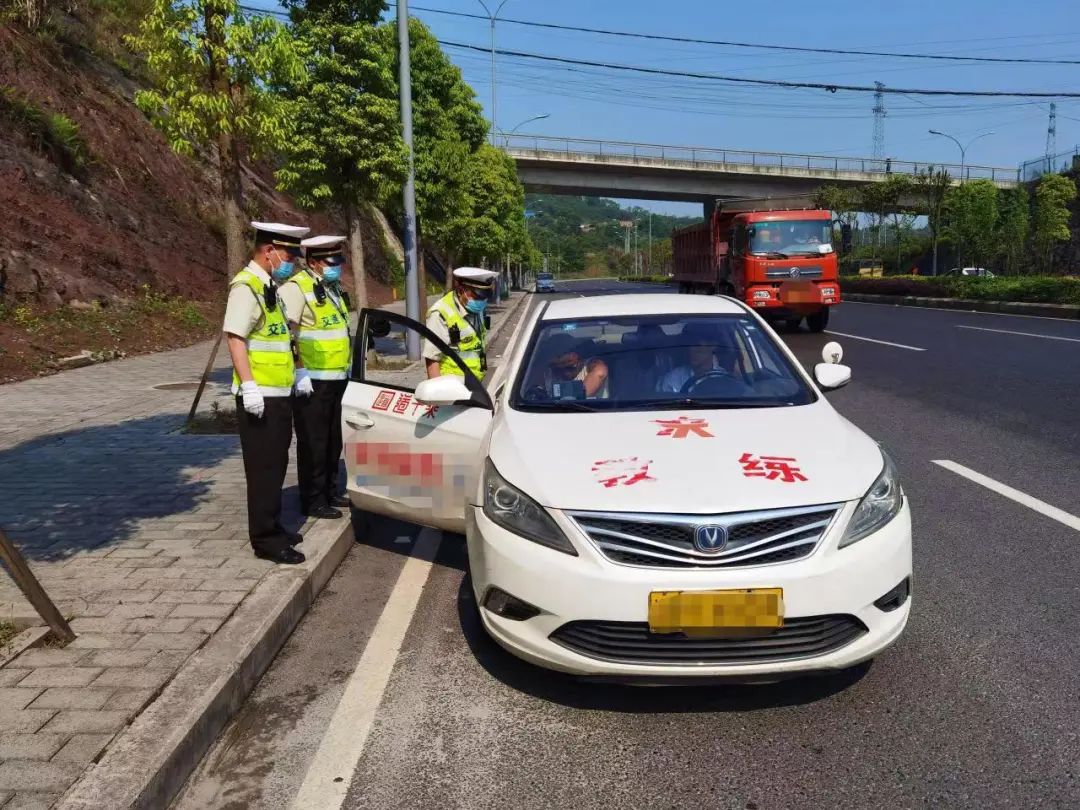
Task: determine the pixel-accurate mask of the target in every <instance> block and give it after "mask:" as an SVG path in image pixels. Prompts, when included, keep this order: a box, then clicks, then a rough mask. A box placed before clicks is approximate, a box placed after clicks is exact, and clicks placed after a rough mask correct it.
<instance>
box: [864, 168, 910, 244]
mask: <svg viewBox="0 0 1080 810" xmlns="http://www.w3.org/2000/svg"><path fill="white" fill-rule="evenodd" d="M910 193H911V179H910V178H909V177H907V176H906V175H901V174H893V175H890V176H889V178H888V179H887V180H884V181H882V182H880V183H868V184H867V185H865V186H863V187H862V188H861V189H859V205H860V207H861V208H862V209H863V210H864V211H866V213H868V214H870V215H871V216H872V217H873V218H874V227H875V228H876V235H875V238H874V255H873V258H875V259H877V258H878V250H879V248H880V246H881V235H882V233H883V232H884V228H885V217H886V216H887V215H888V214H889V213H890V212H891V211H895V210H896V209H897V207H898V206H899V205H900V204H901V202H902V201H903V198H904V197H905V196H907V195H909V194H910Z"/></svg>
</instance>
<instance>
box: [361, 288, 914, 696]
mask: <svg viewBox="0 0 1080 810" xmlns="http://www.w3.org/2000/svg"><path fill="white" fill-rule="evenodd" d="M363 324H364V328H363V329H362V334H361V335H360V336H359V338H360V340H366V337H365V335H366V334H367V333H370V334H371V335H372V336H373V337H374V339H376V340H379V339H382V338H383V337H384V336H385V335H386V333H387V331H388V330H389V329H390V328H391V327H395V328H407V329H411V330H414V331H416V332H418V333H420V334H421V335H423V336H424V337H426V338H428V339H432V340H433V342H434V343H435V344H436V345H437V346H438V347H439V348H440V349H442V350H444V351H445V352H446V353H450V352H451V350H450V349H449V348H448V347H446V346H445V345H444V344H441V343H440V342H439V341H438V339H437V338H435V336H434V335H430V333H428V332H427V331H426V330H425V329H424V328H423V326H422V325H420V324H416V323H414V322H411V321H408V320H407V319H404V318H402V317H401V316H397V315H391V314H386V313H381V312H378V311H374V310H368V311H365V313H364V318H363ZM358 345H365V344H363V343H358ZM402 345H404V344H402ZM824 359H825V362H823V363H821V364H819V365H817V366H816V368H815V372H814V375H813V377H811V376H810V375H808V374H807V373H806V372H805V371H804V370H803V369H802V367H801V366H800V364H799V363H798V361H797V360H796V359H795V356H794V355H793V354H792V353H791V351H790V350H789V349H788V348H787V347H786V346H785V345H784V344H783V343H782V342H781V341H780V340H779V339H778V338H777V336H776V334H775V333H774V332H773V331H772V329H771V328H770V327H769V326H768V325H767V324H766V323H765V322H764V321H763V320H762V319H761V318H760V317H758V315H757V314H756V313H754V312H753V311H751V310H750V309H749V308H748V307H746V306H745V305H743V304H742V303H740V302H738V301H735V300H733V299H730V298H723V297H710V296H669V295H615V296H608V297H596V298H576V299H570V300H560V301H552V302H547V303H544V304H542V305H540V306H538V307H536V308H535V310H534V311H533V312H532V313H531V315H530V316H529V317H528V318H527V320H525V321H523V323H522V324H521V326H520V327H519V328H518V331H517V333H516V335H515V337H514V339H513V340H512V341H511V345H510V347H509V348H508V350H507V352H506V356H505V359H504V362H503V363H502V365H501V366H500V367H499V369H498V371H497V372H496V373H495V375H494V377H493V378H492V379H490V380H488V381H487V385H486V387H484V386H482V385H481V384H480V383H479V382H478V381H477V380H476V379H475V378H474V377H472V376H471V375H468V376H466V377H458V376H444V377H438V378H435V379H432V380H424V381H423V382H420V383H419V384H418V385H416V386H415V389H414V388H413V387H412V386H410V385H408V384H407V383H406V377H407V375H404V376H402V378H401V380H400V381H398V382H395V379H394V378H392V377H388V376H387V375H386V374H381V375H380V373H379V372H378V370H377V369H379V368H384V367H385V366H384V365H373V366H372V368H373V370H372V371H371V372H368V370H367V368H366V361H365V360H364V358H363V356H362V354H361V357H360V358H358V362H357V368H355V369H354V374H353V380H352V381H351V382H350V384H349V387H348V390H347V393H346V396H345V401H344V406H343V421H344V433H345V441H346V460H347V466H348V469H349V491H350V494H351V497H352V500H353V503H354V504H355V505H356V506H357V507H358V508H361V509H364V510H368V511H370V512H374V513H378V514H384V515H390V516H393V517H397V518H402V519H405V520H409V521H412V522H415V523H419V524H423V525H427V526H432V527H437V528H441V529H445V530H448V531H453V532H462V533H464V534H465V535H466V538H467V541H468V552H469V564H470V569H471V573H472V584H473V589H474V592H475V596H476V601H477V604H478V605H479V611H480V616H481V618H482V621H483V626H484V627H485V628H486V630H487V632H488V633H489V634H490V635H491V636H492V637H493V638H494V639H495V640H496V641H498V642H499V643H500V644H501V645H502V646H503V647H505V648H506V649H507V650H509V651H510V652H512V653H514V654H515V655H518V656H520V657H522V658H524V659H526V660H528V661H531V662H533V663H535V664H538V665H540V666H543V667H548V668H551V669H555V670H561V671H563V672H569V673H576V674H581V675H589V676H598V677H613V678H626V679H628V680H645V681H654V680H655V681H663V680H665V679H668V678H671V679H684V678H686V677H688V676H690V677H693V676H699V677H709V678H716V677H723V676H730V677H732V678H736V679H743V680H773V679H779V678H782V677H785V676H792V675H798V674H802V673H807V672H821V671H834V670H840V669H844V668H847V667H851V666H853V665H856V664H858V663H860V662H863V661H866V660H868V659H870V658H872V657H874V656H875V655H877V654H878V653H880V652H881V651H882V650H884V649H885V648H886V647H888V646H889V645H890V644H891V643H893V642H894V641H895V640H896V639H897V637H898V636H899V635H900V634H901V632H902V631H903V629H904V626H905V624H906V623H907V620H908V614H909V612H910V609H911V599H910V593H911V590H910V589H911V570H912V568H911V516H910V513H909V511H908V504H907V500H906V498H905V497H904V493H903V490H902V489H901V486H900V481H899V479H898V476H897V471H896V468H895V466H894V465H893V463H892V461H891V460H890V459H889V457H888V455H886V454H885V452H884V451H883V450H882V449H881V448H880V447H879V446H878V444H877V443H876V442H874V441H873V440H872V439H870V438H869V437H868V436H866V435H865V434H864V433H863V432H862V431H860V430H859V429H858V428H856V427H855V426H854V425H852V424H851V423H850V422H848V421H847V420H845V419H844V418H843V417H842V416H840V415H839V414H838V413H837V412H836V410H835V409H834V408H833V407H832V406H831V405H830V404H829V402H828V401H827V399H826V398H825V396H824V395H823V392H824V391H826V390H828V389H831V388H838V387H840V386H842V385H845V384H846V383H847V382H848V381H849V380H850V377H851V371H850V369H848V368H847V367H846V366H842V365H840V364H839V361H840V359H841V351H840V347H839V346H838V345H837V344H835V343H831V344H829V345H828V346H826V347H825V358H824ZM462 370H463V371H464V366H463V365H462ZM402 402H405V403H406V405H405V407H404V408H402V407H401V403H402ZM410 405H411V408H410V407H409V406H410Z"/></svg>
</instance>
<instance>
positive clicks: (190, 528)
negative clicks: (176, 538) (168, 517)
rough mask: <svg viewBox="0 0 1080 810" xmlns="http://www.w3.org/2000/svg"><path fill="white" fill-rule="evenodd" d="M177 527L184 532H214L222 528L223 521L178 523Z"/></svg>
mask: <svg viewBox="0 0 1080 810" xmlns="http://www.w3.org/2000/svg"><path fill="white" fill-rule="evenodd" d="M176 528H177V529H178V530H179V531H182V532H212V531H214V530H215V529H220V528H221V523H220V521H219V522H217V523H178V524H177V525H176Z"/></svg>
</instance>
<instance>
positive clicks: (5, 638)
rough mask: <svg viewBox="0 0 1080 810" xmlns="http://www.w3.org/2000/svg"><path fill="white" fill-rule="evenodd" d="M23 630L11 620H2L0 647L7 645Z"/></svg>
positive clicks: (0, 624) (0, 623) (0, 622)
mask: <svg viewBox="0 0 1080 810" xmlns="http://www.w3.org/2000/svg"><path fill="white" fill-rule="evenodd" d="M20 632H21V631H20V630H19V628H18V627H16V626H15V625H13V624H12V623H11V622H2V621H0V647H6V646H7V645H8V644H10V643H11V640H12V639H13V638H15V636H17V635H19V633H20Z"/></svg>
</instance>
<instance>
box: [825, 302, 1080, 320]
mask: <svg viewBox="0 0 1080 810" xmlns="http://www.w3.org/2000/svg"><path fill="white" fill-rule="evenodd" d="M844 303H845V304H855V305H856V306H861V307H891V308H892V309H897V308H900V307H903V308H904V309H917V310H921V311H922V312H962V313H964V314H965V315H996V316H998V317H1000V318H1037V319H1038V320H1040V321H1065V322H1066V323H1076V318H1055V317H1054V316H1053V315H1023V314H1021V313H1019V312H980V311H979V310H977V309H949V308H947V307H909V306H905V305H904V304H879V303H878V302H877V301H849V300H847V299H846V298H845V299H844Z"/></svg>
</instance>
